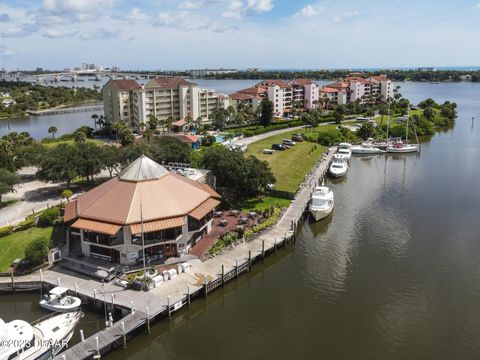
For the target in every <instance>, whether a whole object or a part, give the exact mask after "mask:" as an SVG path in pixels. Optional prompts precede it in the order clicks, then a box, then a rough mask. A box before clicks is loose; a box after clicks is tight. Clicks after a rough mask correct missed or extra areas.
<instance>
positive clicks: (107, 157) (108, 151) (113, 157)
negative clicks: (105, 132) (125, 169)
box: [99, 145, 122, 177]
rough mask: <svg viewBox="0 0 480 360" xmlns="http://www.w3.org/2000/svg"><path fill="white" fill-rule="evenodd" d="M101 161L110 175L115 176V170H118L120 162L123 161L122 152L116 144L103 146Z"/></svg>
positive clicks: (101, 148)
mask: <svg viewBox="0 0 480 360" xmlns="http://www.w3.org/2000/svg"><path fill="white" fill-rule="evenodd" d="M99 149H100V150H101V157H102V160H101V163H102V165H103V166H104V167H105V168H106V169H107V171H108V173H109V175H110V177H112V176H113V172H114V171H118V169H119V167H120V164H121V162H122V156H121V155H122V154H121V151H120V149H118V148H117V147H116V146H113V145H111V146H108V145H106V146H101V147H100V148H99Z"/></svg>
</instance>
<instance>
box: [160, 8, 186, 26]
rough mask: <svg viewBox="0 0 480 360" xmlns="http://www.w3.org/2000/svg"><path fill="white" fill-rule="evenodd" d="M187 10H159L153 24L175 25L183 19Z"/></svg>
mask: <svg viewBox="0 0 480 360" xmlns="http://www.w3.org/2000/svg"><path fill="white" fill-rule="evenodd" d="M187 15H188V11H180V12H179V13H178V14H176V13H172V12H161V13H159V14H158V17H157V20H156V21H155V23H154V25H155V26H170V25H177V24H178V23H179V22H180V21H181V20H183V19H185V18H186V17H187Z"/></svg>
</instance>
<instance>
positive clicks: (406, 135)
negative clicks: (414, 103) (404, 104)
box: [405, 105, 410, 141]
mask: <svg viewBox="0 0 480 360" xmlns="http://www.w3.org/2000/svg"><path fill="white" fill-rule="evenodd" d="M409 119H410V105H408V109H407V132H406V133H405V141H408V120H409Z"/></svg>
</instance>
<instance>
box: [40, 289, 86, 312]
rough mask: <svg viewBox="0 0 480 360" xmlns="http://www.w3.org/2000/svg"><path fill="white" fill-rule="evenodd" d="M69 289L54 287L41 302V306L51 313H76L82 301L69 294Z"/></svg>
mask: <svg viewBox="0 0 480 360" xmlns="http://www.w3.org/2000/svg"><path fill="white" fill-rule="evenodd" d="M67 291H68V289H67V288H64V287H60V286H57V287H54V288H53V289H52V290H50V291H49V292H48V295H45V296H44V298H43V299H42V300H41V301H40V306H41V307H43V308H45V309H47V310H51V311H57V312H67V311H74V310H76V309H78V308H79V307H80V305H82V301H81V300H80V299H79V298H78V297H75V296H71V295H68V294H67Z"/></svg>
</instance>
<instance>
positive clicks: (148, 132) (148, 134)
mask: <svg viewBox="0 0 480 360" xmlns="http://www.w3.org/2000/svg"><path fill="white" fill-rule="evenodd" d="M152 135H153V130H152V129H148V128H147V129H146V130H145V131H144V132H143V137H144V138H146V139H147V143H149V144H150V139H151V138H152Z"/></svg>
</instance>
